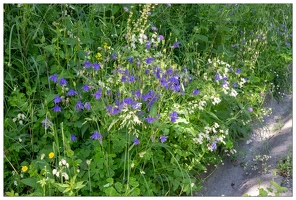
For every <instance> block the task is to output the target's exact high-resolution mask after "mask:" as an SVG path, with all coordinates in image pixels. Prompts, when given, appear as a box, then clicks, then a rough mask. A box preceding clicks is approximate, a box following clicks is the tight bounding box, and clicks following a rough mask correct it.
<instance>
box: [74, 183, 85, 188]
mask: <svg viewBox="0 0 296 200" xmlns="http://www.w3.org/2000/svg"><path fill="white" fill-rule="evenodd" d="M84 186H85V184H83V181H80V182H78V183H76V185H75V187H74V189H75V190H79V189H81V188H83V187H84Z"/></svg>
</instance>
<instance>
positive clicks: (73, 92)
mask: <svg viewBox="0 0 296 200" xmlns="http://www.w3.org/2000/svg"><path fill="white" fill-rule="evenodd" d="M76 94H78V92H76V91H75V90H73V89H70V90H69V91H68V93H67V95H69V96H75V95H76Z"/></svg>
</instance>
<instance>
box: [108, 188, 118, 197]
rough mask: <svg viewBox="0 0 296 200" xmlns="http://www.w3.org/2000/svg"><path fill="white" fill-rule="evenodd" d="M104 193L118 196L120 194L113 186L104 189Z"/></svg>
mask: <svg viewBox="0 0 296 200" xmlns="http://www.w3.org/2000/svg"><path fill="white" fill-rule="evenodd" d="M105 193H106V195H107V196H111V197H113V196H120V194H119V193H118V192H117V191H116V190H115V189H114V188H113V187H109V188H107V189H106V190H105Z"/></svg>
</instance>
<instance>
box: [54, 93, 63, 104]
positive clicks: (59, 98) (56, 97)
mask: <svg viewBox="0 0 296 200" xmlns="http://www.w3.org/2000/svg"><path fill="white" fill-rule="evenodd" d="M61 101H62V98H61V97H60V96H58V95H56V96H55V97H54V99H53V102H54V103H55V104H57V103H60V102H61Z"/></svg>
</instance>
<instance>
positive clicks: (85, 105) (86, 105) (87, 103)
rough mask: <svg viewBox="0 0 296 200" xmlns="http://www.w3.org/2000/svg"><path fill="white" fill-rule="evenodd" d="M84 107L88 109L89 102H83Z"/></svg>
mask: <svg viewBox="0 0 296 200" xmlns="http://www.w3.org/2000/svg"><path fill="white" fill-rule="evenodd" d="M84 108H86V109H87V110H90V103H89V102H86V103H85V104H84Z"/></svg>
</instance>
